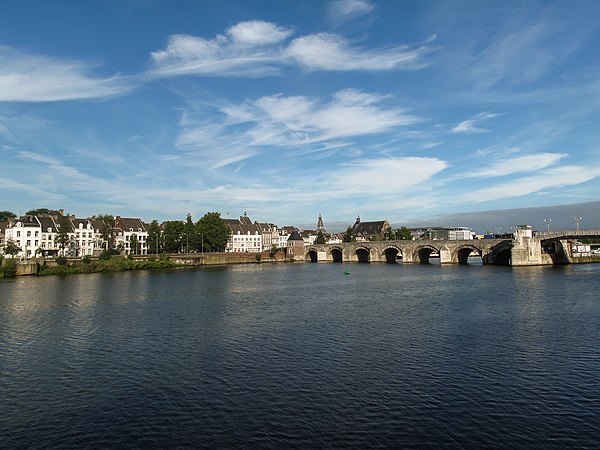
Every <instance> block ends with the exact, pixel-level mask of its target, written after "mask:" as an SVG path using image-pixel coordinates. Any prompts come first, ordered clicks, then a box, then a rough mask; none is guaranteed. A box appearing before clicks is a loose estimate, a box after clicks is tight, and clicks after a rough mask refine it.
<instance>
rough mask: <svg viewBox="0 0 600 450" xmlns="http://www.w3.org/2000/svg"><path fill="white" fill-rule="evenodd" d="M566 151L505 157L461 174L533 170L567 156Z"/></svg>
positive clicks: (472, 175)
mask: <svg viewBox="0 0 600 450" xmlns="http://www.w3.org/2000/svg"><path fill="white" fill-rule="evenodd" d="M567 156H568V155H567V154H566V153H534V154H531V155H525V156H518V157H516V158H505V159H502V160H500V161H496V162H494V163H493V164H491V165H490V166H488V167H484V168H482V169H474V170H471V171H469V172H468V173H465V174H463V175H462V176H463V177H467V178H479V177H503V176H507V175H512V174H515V173H526V172H535V171H536V170H540V169H543V168H545V167H548V166H551V165H552V164H554V163H556V162H558V161H559V160H561V159H562V158H565V157H567Z"/></svg>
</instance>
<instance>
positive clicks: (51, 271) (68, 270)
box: [38, 264, 80, 275]
mask: <svg viewBox="0 0 600 450" xmlns="http://www.w3.org/2000/svg"><path fill="white" fill-rule="evenodd" d="M72 273H80V268H79V266H78V265H74V264H68V265H61V266H47V265H45V264H44V265H43V266H42V267H40V271H39V272H38V275H68V274H72Z"/></svg>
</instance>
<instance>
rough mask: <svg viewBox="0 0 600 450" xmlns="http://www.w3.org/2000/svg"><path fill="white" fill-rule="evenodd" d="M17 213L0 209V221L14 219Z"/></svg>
mask: <svg viewBox="0 0 600 450" xmlns="http://www.w3.org/2000/svg"><path fill="white" fill-rule="evenodd" d="M16 218H17V215H16V214H15V213H13V212H10V211H0V222H6V221H7V220H10V219H16Z"/></svg>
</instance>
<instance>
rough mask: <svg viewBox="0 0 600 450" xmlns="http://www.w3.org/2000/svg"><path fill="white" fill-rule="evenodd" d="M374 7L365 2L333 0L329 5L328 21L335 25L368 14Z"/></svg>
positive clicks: (360, 0)
mask: <svg viewBox="0 0 600 450" xmlns="http://www.w3.org/2000/svg"><path fill="white" fill-rule="evenodd" d="M373 9H374V7H373V5H372V4H371V2H369V1H367V0H334V1H332V2H331V3H329V7H328V14H329V19H330V20H331V21H332V22H333V23H334V24H336V25H339V24H341V23H344V22H347V21H349V20H352V19H354V18H356V17H359V16H362V15H365V14H369V13H370V12H371V11H373Z"/></svg>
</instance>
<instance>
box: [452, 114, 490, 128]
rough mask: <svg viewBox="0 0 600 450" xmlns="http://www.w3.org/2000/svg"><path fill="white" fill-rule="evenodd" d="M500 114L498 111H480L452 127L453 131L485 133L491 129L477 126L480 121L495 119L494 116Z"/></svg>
mask: <svg viewBox="0 0 600 450" xmlns="http://www.w3.org/2000/svg"><path fill="white" fill-rule="evenodd" d="M497 116H499V114H496V113H489V112H482V113H479V114H477V115H475V116H473V117H471V118H470V119H467V120H464V121H462V122H461V123H459V124H458V125H456V126H455V127H454V128H452V130H451V133H485V132H488V131H490V130H488V129H486V128H480V127H478V126H477V124H478V123H479V122H482V121H484V120H488V119H493V118H494V117H497Z"/></svg>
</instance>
